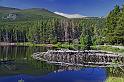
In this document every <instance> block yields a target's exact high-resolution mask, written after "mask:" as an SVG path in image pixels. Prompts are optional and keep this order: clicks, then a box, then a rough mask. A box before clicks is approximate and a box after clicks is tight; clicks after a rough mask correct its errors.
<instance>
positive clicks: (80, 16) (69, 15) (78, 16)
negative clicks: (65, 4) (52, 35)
mask: <svg viewBox="0 0 124 82" xmlns="http://www.w3.org/2000/svg"><path fill="white" fill-rule="evenodd" d="M54 13H55V14H58V15H61V16H64V17H67V18H85V17H87V16H83V15H80V14H65V13H60V12H54Z"/></svg>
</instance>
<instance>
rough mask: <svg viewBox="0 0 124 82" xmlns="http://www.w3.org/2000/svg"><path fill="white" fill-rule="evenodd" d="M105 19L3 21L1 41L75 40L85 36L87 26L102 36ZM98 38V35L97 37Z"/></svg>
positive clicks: (49, 41) (53, 41) (94, 33)
mask: <svg viewBox="0 0 124 82" xmlns="http://www.w3.org/2000/svg"><path fill="white" fill-rule="evenodd" d="M103 22H104V21H103V19H65V18H64V19H57V18H52V19H51V18H49V19H43V20H36V21H22V22H21V21H19V22H1V23H0V41H1V42H35V43H57V42H68V41H70V42H73V41H75V40H79V39H80V36H81V35H84V36H85V33H84V31H85V28H90V30H91V32H92V35H97V36H99V37H100V33H99V32H100V31H98V30H101V28H99V27H100V25H101V24H103ZM97 38H98V37H97Z"/></svg>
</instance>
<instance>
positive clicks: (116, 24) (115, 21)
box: [104, 5, 124, 45]
mask: <svg viewBox="0 0 124 82" xmlns="http://www.w3.org/2000/svg"><path fill="white" fill-rule="evenodd" d="M104 32H105V38H106V42H107V43H109V44H123V45H124V6H123V7H122V8H120V7H119V6H117V5H116V6H115V8H114V9H113V10H112V11H111V12H110V13H109V15H108V16H107V18H106V28H105V29H104Z"/></svg>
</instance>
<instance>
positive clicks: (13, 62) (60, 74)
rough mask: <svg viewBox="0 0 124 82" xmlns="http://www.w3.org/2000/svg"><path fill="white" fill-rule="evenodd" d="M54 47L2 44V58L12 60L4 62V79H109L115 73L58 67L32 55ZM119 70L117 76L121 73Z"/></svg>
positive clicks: (0, 75) (0, 68) (0, 78)
mask: <svg viewBox="0 0 124 82" xmlns="http://www.w3.org/2000/svg"><path fill="white" fill-rule="evenodd" d="M50 49H53V48H48V47H24V46H18V47H17V46H1V47H0V59H1V61H5V60H10V61H8V62H0V82H23V81H24V82H106V79H107V78H108V76H111V75H113V72H111V70H112V69H111V68H99V67H94V68H90V67H73V66H55V65H51V64H47V63H46V62H43V61H37V60H34V59H32V58H31V55H32V54H33V53H35V52H44V51H47V50H50ZM112 71H113V70H112ZM116 72H117V73H115V74H114V76H115V77H116V74H118V73H120V72H118V70H117V71H116ZM120 75H121V74H120Z"/></svg>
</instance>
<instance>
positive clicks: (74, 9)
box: [0, 0, 124, 16]
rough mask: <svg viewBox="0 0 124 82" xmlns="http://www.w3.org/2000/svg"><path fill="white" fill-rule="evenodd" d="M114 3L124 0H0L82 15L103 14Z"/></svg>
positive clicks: (1, 0) (14, 5)
mask: <svg viewBox="0 0 124 82" xmlns="http://www.w3.org/2000/svg"><path fill="white" fill-rule="evenodd" d="M116 4H117V5H122V4H124V0H0V6H7V7H15V8H21V9H25V8H46V9H48V10H51V11H54V12H55V11H56V12H62V13H68V14H81V15H84V16H105V15H106V14H107V13H108V12H109V11H110V10H112V9H113V8H114V6H115V5H116Z"/></svg>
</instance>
